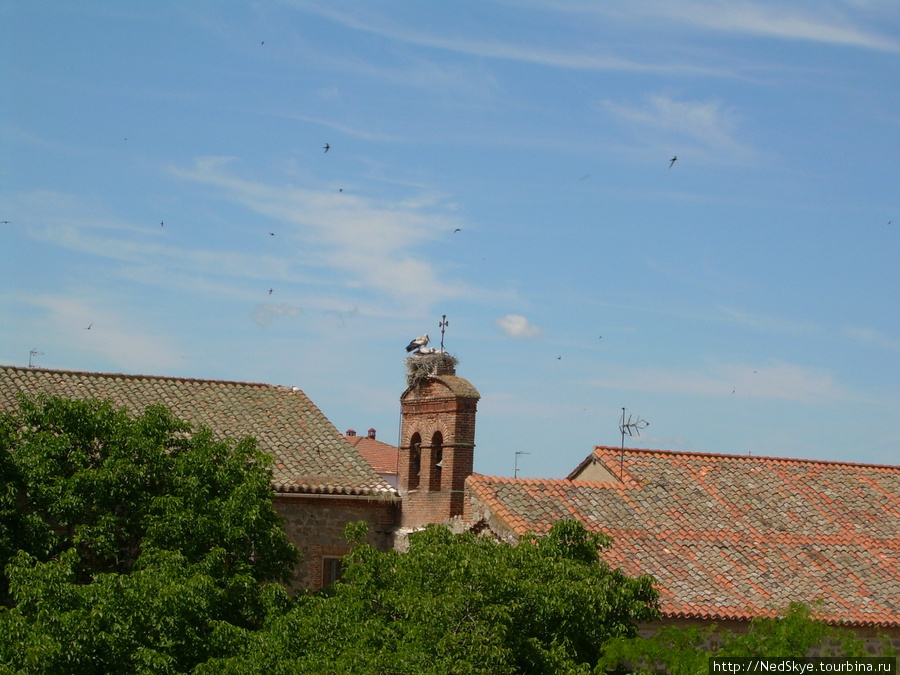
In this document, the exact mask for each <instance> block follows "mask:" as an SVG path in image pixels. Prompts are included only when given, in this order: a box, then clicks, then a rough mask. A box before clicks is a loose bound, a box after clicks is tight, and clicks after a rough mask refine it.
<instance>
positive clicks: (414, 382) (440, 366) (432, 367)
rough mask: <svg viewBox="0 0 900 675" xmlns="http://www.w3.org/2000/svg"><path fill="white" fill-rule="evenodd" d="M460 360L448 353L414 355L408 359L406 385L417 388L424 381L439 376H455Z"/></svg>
mask: <svg viewBox="0 0 900 675" xmlns="http://www.w3.org/2000/svg"><path fill="white" fill-rule="evenodd" d="M458 363H459V359H457V358H456V357H455V356H452V355H450V354H448V353H447V352H434V353H433V354H413V355H412V356H407V357H406V384H407V386H410V387H416V386H418V385H419V384H421V383H422V381H423V380H426V379H428V378H429V377H435V376H437V375H455V374H456V365H457V364H458Z"/></svg>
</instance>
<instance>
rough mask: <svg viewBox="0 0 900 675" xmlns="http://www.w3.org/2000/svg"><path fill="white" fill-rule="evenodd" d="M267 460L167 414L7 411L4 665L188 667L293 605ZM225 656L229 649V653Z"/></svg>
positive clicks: (0, 649)
mask: <svg viewBox="0 0 900 675" xmlns="http://www.w3.org/2000/svg"><path fill="white" fill-rule="evenodd" d="M269 461H270V460H269V458H268V457H267V456H266V455H265V454H263V453H262V452H261V451H260V450H259V449H258V448H257V446H256V444H255V442H254V441H253V440H252V439H249V438H248V439H243V440H241V441H215V440H213V438H212V435H211V432H210V431H209V430H208V429H191V428H190V426H189V425H188V424H186V423H184V422H181V421H179V420H177V419H175V418H174V417H173V416H172V414H171V413H170V412H169V411H168V410H167V409H166V408H164V407H162V406H153V407H150V408H148V409H147V410H146V411H145V412H144V413H143V414H140V415H137V416H132V415H130V414H128V413H127V412H126V411H125V410H123V409H116V408H114V407H113V405H112V404H111V403H110V402H100V401H72V400H67V399H60V398H41V399H37V400H31V399H25V398H23V399H21V401H20V405H19V408H18V409H17V410H15V411H11V412H6V413H3V414H0V485H2V488H0V604H2V605H5V608H0V672H3V668H4V667H5V668H7V670H8V671H9V672H78V673H81V672H83V673H94V672H96V673H101V672H106V673H114V672H123V673H124V672H136V671H141V670H142V669H143V670H148V671H153V672H187V671H188V670H189V669H190V668H191V667H192V666H193V665H194V664H196V663H198V662H200V661H204V660H206V659H208V658H210V656H212V655H216V654H221V653H229V652H228V651H227V650H228V649H229V646H228V644H227V643H223V642H221V641H220V640H219V638H218V636H220V635H224V636H227V635H228V631H227V626H234V627H235V628H238V629H241V630H252V629H254V628H256V627H258V626H260V625H262V623H263V620H264V618H265V616H266V615H267V614H268V613H269V612H270V611H272V607H284V606H286V605H287V603H288V601H287V598H286V594H285V593H284V591H283V590H282V589H281V587H280V586H273V585H271V584H268V585H267V582H273V581H279V580H286V579H287V578H289V576H290V574H291V572H292V569H293V566H294V564H295V563H296V550H295V549H294V547H293V546H291V545H290V544H289V543H288V541H287V540H286V538H285V534H284V530H283V527H282V524H281V520H280V518H279V517H278V515H277V513H276V512H275V510H274V507H273V505H272V493H271V487H270V475H269V473H268V471H267V469H266V467H267V466H268V465H269ZM223 650H224V651H223Z"/></svg>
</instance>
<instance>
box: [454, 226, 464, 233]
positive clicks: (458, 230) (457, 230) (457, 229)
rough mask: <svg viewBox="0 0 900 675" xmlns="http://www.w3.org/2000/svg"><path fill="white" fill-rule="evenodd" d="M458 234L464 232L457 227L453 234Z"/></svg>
mask: <svg viewBox="0 0 900 675" xmlns="http://www.w3.org/2000/svg"><path fill="white" fill-rule="evenodd" d="M457 232H462V230H460V229H459V228H458V227H457V228H456V229H455V230H453V234H456V233H457Z"/></svg>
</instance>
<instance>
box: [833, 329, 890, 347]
mask: <svg viewBox="0 0 900 675" xmlns="http://www.w3.org/2000/svg"><path fill="white" fill-rule="evenodd" d="M844 334H845V335H846V336H847V337H848V338H850V339H851V340H853V341H854V342H857V343H859V344H862V345H865V346H867V347H879V348H881V349H891V350H900V338H897V337H893V336H891V335H887V334H885V333H883V332H882V331H880V330H878V329H877V328H865V327H860V326H845V327H844Z"/></svg>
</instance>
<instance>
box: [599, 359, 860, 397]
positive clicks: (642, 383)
mask: <svg viewBox="0 0 900 675" xmlns="http://www.w3.org/2000/svg"><path fill="white" fill-rule="evenodd" d="M589 384H590V385H592V386H597V387H602V388H607V389H626V390H632V391H642V392H653V393H664V394H678V395H693V396H754V397H761V398H769V399H783V400H790V401H798V402H802V403H812V402H819V401H826V400H840V399H845V398H848V397H849V393H848V392H846V391H844V390H842V389H841V388H840V387H839V386H838V385H837V383H836V382H835V380H834V376H833V375H832V374H831V371H829V370H826V369H822V368H809V367H806V366H800V365H796V364H791V363H774V364H770V365H765V366H750V365H742V364H731V365H720V366H715V367H712V368H711V369H709V370H675V369H664V368H636V369H621V370H619V372H618V373H617V374H615V375H613V376H611V377H607V378H598V379H595V380H592V381H590V382H589Z"/></svg>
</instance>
